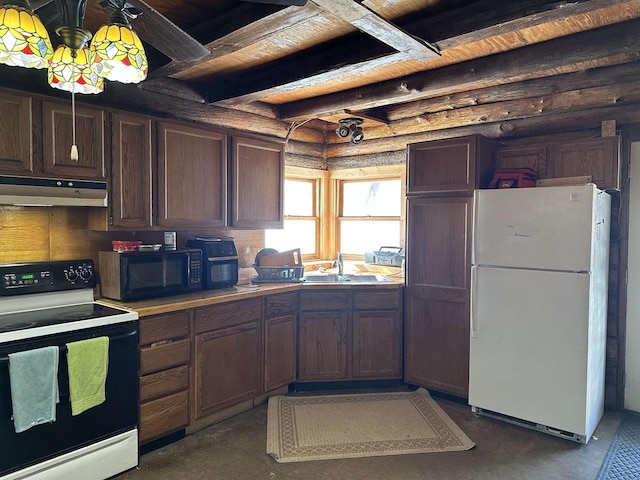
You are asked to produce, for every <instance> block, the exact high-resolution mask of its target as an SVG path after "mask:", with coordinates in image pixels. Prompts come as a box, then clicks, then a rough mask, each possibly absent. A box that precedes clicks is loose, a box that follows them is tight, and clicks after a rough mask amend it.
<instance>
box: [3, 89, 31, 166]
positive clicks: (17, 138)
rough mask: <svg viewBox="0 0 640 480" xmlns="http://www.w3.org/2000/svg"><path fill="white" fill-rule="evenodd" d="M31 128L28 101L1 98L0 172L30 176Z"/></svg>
mask: <svg viewBox="0 0 640 480" xmlns="http://www.w3.org/2000/svg"><path fill="white" fill-rule="evenodd" d="M31 125H32V121H31V98H29V97H21V96H19V95H7V94H4V93H3V94H0V172H2V173H7V174H9V175H11V174H18V175H19V174H27V173H28V174H31V173H32V172H33V170H34V166H33V150H32V147H31V146H32V141H33V138H32V137H33V133H32V126H31Z"/></svg>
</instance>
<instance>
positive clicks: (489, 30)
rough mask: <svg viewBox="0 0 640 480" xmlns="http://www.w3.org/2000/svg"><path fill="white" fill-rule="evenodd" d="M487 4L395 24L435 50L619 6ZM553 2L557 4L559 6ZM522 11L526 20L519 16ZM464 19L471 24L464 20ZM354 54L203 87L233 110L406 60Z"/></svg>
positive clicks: (608, 2) (310, 57)
mask: <svg viewBox="0 0 640 480" xmlns="http://www.w3.org/2000/svg"><path fill="white" fill-rule="evenodd" d="M492 1H493V0H482V1H478V2H474V3H473V4H471V5H469V6H468V7H465V8H464V9H456V10H454V11H450V12H445V13H442V14H440V15H436V16H432V17H428V18H426V19H415V18H413V16H409V18H408V19H407V20H406V21H399V22H398V25H400V26H401V27H402V28H403V29H405V30H407V31H408V32H413V31H415V32H428V34H429V35H430V37H429V41H431V42H432V43H435V44H436V45H437V46H439V47H440V49H441V50H445V49H448V48H453V47H455V46H459V45H464V44H466V43H469V42H477V41H481V40H486V39H489V38H492V37H496V36H498V35H502V34H504V33H505V32H511V31H516V30H518V29H522V28H530V27H534V26H536V25H540V24H542V23H545V22H554V21H562V20H565V19H567V18H569V17H571V16H574V15H579V14H585V13H589V12H592V11H595V10H599V9H602V8H607V7H610V6H612V5H619V4H620V2H619V0H589V1H582V2H573V3H571V4H567V3H566V1H562V2H551V3H549V2H548V1H544V2H541V1H540V0H529V1H523V2H506V3H505V4H504V5H503V7H502V8H500V9H496V8H495V2H494V3H493V4H492V3H491V2H492ZM514 3H515V4H517V7H516V6H515V5H514ZM625 3H630V2H625ZM558 4H562V5H563V6H562V8H560V7H559V6H558ZM523 9H524V10H525V12H526V16H524V17H522V16H520V17H519V16H518V15H522V10H523ZM470 18H471V19H472V20H469V19H470ZM459 25H461V26H459ZM487 25H488V26H487ZM452 30H454V31H455V32H457V33H456V34H454V36H447V34H448V35H451V31H452ZM359 50H362V51H365V47H358V48H357V49H355V48H354V49H353V52H350V53H349V55H351V57H352V58H349V59H346V58H344V57H343V55H335V54H334V55H333V63H327V62H326V61H323V57H322V55H325V56H326V55H327V49H326V48H325V49H320V53H318V54H315V53H314V52H306V55H305V60H304V62H301V61H300V59H298V58H297V57H293V58H291V59H290V60H285V61H282V62H277V63H276V64H274V65H271V66H266V67H262V68H259V69H255V70H254V71H252V72H248V74H247V76H246V78H247V79H248V77H250V79H251V82H249V81H248V80H247V81H246V82H240V83H235V84H234V85H233V87H232V88H230V89H224V90H223V91H224V93H221V91H220V90H219V89H218V88H219V87H218V82H213V83H212V84H211V85H210V88H209V90H210V92H211V93H212V95H211V96H210V99H211V102H212V103H216V104H218V105H222V106H229V107H233V106H235V105H239V104H242V103H249V102H253V101H260V100H262V99H264V98H268V97H271V96H277V95H281V94H287V93H290V92H295V91H297V90H299V89H301V88H308V87H313V86H315V85H321V84H324V83H326V82H331V81H335V80H339V79H341V78H343V77H345V76H353V75H359V74H361V73H362V72H366V71H367V70H375V69H378V68H381V67H385V66H387V65H391V64H393V63H396V62H402V61H405V60H407V59H408V58H409V57H407V56H406V55H404V54H401V53H392V54H388V55H386V56H382V55H378V56H376V57H373V58H372V57H369V59H365V58H363V55H362V54H359V55H360V57H357V56H355V55H354V54H357V52H358V51H359ZM341 53H343V52H341ZM294 67H295V68H294ZM314 67H315V69H314ZM342 108H344V106H343V107H342Z"/></svg>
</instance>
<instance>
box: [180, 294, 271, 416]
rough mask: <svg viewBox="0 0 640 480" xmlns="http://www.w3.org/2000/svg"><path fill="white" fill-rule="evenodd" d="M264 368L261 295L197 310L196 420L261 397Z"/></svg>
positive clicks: (194, 390)
mask: <svg viewBox="0 0 640 480" xmlns="http://www.w3.org/2000/svg"><path fill="white" fill-rule="evenodd" d="M261 368H262V299H260V298H254V299H249V300H239V301H236V302H230V303H225V304H221V305H215V306H211V307H203V308H199V309H196V311H195V354H194V382H193V390H192V394H193V418H194V419H201V418H204V417H206V416H208V415H211V414H213V413H215V412H218V411H221V410H223V409H225V408H228V407H231V406H233V405H236V404H238V403H241V402H244V401H246V400H252V399H253V398H254V397H256V396H257V395H259V394H260V393H261V392H262V391H261V388H260V380H261V374H260V373H261Z"/></svg>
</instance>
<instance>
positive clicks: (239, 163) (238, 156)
mask: <svg viewBox="0 0 640 480" xmlns="http://www.w3.org/2000/svg"><path fill="white" fill-rule="evenodd" d="M230 163H231V182H230V183H231V192H230V193H231V196H230V208H229V225H230V226H232V227H236V228H282V227H283V225H284V207H283V198H284V197H283V190H284V144H283V143H280V142H273V141H267V140H258V139H255V138H249V137H238V136H234V137H233V138H232V151H231V160H230Z"/></svg>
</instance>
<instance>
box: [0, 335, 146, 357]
mask: <svg viewBox="0 0 640 480" xmlns="http://www.w3.org/2000/svg"><path fill="white" fill-rule="evenodd" d="M136 333H138V330H131V331H130V332H127V333H122V334H120V335H114V336H113V337H109V343H111V342H116V341H118V340H124V339H125V338H129V337H131V336H133V335H135V334H136ZM58 348H59V349H60V353H65V352H66V351H67V346H66V345H58ZM2 363H9V357H0V364H2Z"/></svg>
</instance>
